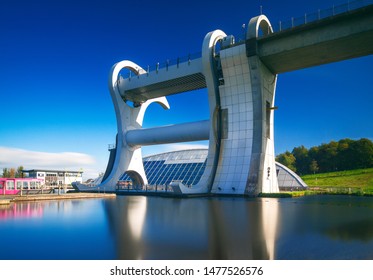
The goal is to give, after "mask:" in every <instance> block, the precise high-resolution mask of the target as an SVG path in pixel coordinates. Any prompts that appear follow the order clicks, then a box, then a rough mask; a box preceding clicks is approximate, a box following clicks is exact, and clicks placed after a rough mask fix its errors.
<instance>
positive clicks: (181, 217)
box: [105, 196, 278, 259]
mask: <svg viewBox="0 0 373 280" xmlns="http://www.w3.org/2000/svg"><path fill="white" fill-rule="evenodd" d="M105 203H106V209H107V215H108V217H109V221H110V222H109V224H110V227H111V230H112V232H113V233H114V236H115V243H116V244H117V257H118V258H119V259H273V258H274V254H275V252H274V251H275V240H276V228H277V219H278V202H277V200H273V199H272V200H260V199H251V200H243V199H241V198H239V199H236V198H216V199H208V198H194V199H171V198H159V197H137V196H127V197H126V196H123V197H118V198H117V200H116V201H113V200H110V201H106V202H105Z"/></svg>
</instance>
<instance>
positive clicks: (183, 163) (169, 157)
mask: <svg viewBox="0 0 373 280" xmlns="http://www.w3.org/2000/svg"><path fill="white" fill-rule="evenodd" d="M206 158H207V150H206V149H196V150H184V151H176V152H169V153H163V154H158V155H154V156H148V157H144V158H143V163H144V169H145V174H146V177H147V179H148V184H149V185H153V186H156V185H166V186H167V185H169V184H170V183H171V182H173V181H179V182H182V183H183V184H184V185H186V186H192V185H195V184H197V183H198V182H199V180H200V179H201V176H202V174H203V171H204V170H205V167H206ZM120 181H125V182H129V181H131V178H130V177H129V176H128V174H126V173H124V174H123V175H122V176H121V178H120Z"/></svg>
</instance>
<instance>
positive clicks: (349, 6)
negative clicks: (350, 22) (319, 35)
mask: <svg viewBox="0 0 373 280" xmlns="http://www.w3.org/2000/svg"><path fill="white" fill-rule="evenodd" d="M372 4H373V0H355V1H348V2H347V3H344V4H341V5H333V6H332V7H331V8H328V9H325V10H320V9H319V10H318V11H317V12H313V13H305V14H304V16H301V17H296V18H295V17H292V18H291V19H289V20H286V21H279V23H278V25H277V26H274V25H272V28H273V32H280V31H284V30H288V29H291V28H294V27H298V26H301V25H304V24H307V23H311V22H316V21H318V20H321V19H326V18H329V17H333V16H336V15H340V14H344V13H347V12H350V11H353V10H357V9H359V8H363V7H366V6H369V5H372Z"/></svg>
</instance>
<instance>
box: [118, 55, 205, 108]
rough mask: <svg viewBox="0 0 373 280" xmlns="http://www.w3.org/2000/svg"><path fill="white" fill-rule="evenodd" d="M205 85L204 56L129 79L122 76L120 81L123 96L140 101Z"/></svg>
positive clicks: (119, 86)
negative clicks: (203, 72)
mask: <svg viewBox="0 0 373 280" xmlns="http://www.w3.org/2000/svg"><path fill="white" fill-rule="evenodd" d="M205 87H206V81H205V76H204V75H203V74H202V58H196V59H193V60H188V61H186V62H183V63H177V64H176V65H171V66H167V67H164V68H160V69H158V68H157V69H156V70H154V71H152V72H146V73H144V74H141V75H137V76H133V77H129V78H127V79H124V78H120V79H119V81H118V88H119V92H120V93H121V96H122V98H124V99H125V100H131V101H133V102H138V103H143V102H145V101H146V100H148V99H152V98H157V97H161V96H168V95H172V94H176V93H181V92H186V91H192V90H196V89H201V88H205Z"/></svg>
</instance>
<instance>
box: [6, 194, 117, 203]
mask: <svg viewBox="0 0 373 280" xmlns="http://www.w3.org/2000/svg"><path fill="white" fill-rule="evenodd" d="M115 197H116V194H115V193H64V194H32V195H17V196H3V197H1V198H0V205H7V204H10V203H13V202H24V201H42V200H66V199H87V198H115Z"/></svg>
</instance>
